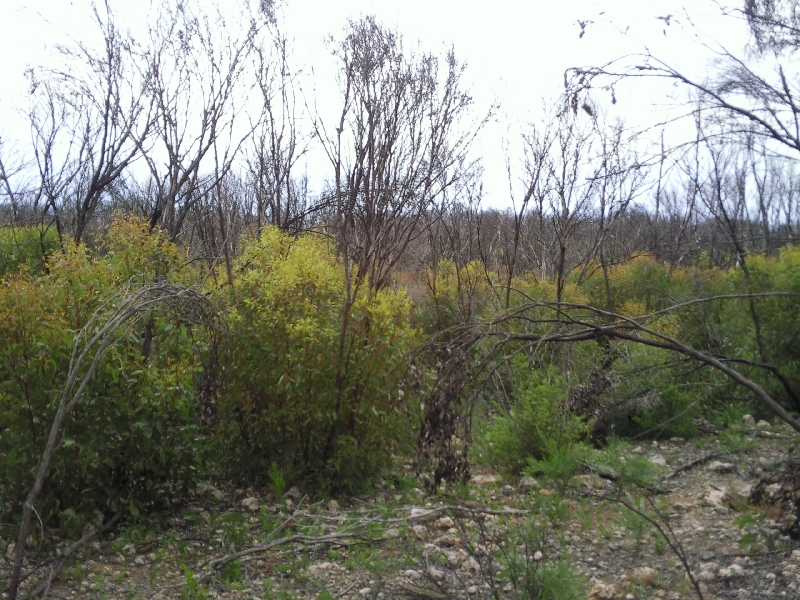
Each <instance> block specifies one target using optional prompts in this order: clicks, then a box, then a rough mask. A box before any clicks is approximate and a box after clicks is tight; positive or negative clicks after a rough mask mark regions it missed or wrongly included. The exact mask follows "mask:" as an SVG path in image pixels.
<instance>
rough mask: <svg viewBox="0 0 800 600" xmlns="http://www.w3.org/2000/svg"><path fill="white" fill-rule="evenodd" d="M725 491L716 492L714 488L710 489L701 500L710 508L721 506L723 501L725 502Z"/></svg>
mask: <svg viewBox="0 0 800 600" xmlns="http://www.w3.org/2000/svg"><path fill="white" fill-rule="evenodd" d="M726 493H727V491H726V490H718V489H716V488H711V489H710V490H708V492H707V493H706V495H705V496H703V500H705V501H706V502H707V503H708V504H710V505H711V506H722V505H723V500H725V495H726Z"/></svg>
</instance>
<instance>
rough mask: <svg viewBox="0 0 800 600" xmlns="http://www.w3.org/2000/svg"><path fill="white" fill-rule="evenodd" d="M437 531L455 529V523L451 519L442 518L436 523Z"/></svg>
mask: <svg viewBox="0 0 800 600" xmlns="http://www.w3.org/2000/svg"><path fill="white" fill-rule="evenodd" d="M436 527H437V529H444V530H447V529H450V528H451V527H455V522H454V521H453V519H451V518H450V517H442V518H441V519H439V520H438V521H436Z"/></svg>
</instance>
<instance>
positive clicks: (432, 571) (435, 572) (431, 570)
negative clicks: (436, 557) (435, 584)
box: [428, 566, 444, 580]
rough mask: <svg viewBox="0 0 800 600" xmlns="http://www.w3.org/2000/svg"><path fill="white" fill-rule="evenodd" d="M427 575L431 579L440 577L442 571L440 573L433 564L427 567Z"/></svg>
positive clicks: (442, 574) (442, 575)
mask: <svg viewBox="0 0 800 600" xmlns="http://www.w3.org/2000/svg"><path fill="white" fill-rule="evenodd" d="M428 575H429V576H430V578H431V579H436V580H439V579H442V578H443V577H444V573H442V572H441V571H440V570H439V569H437V568H436V567H433V566H431V567H428Z"/></svg>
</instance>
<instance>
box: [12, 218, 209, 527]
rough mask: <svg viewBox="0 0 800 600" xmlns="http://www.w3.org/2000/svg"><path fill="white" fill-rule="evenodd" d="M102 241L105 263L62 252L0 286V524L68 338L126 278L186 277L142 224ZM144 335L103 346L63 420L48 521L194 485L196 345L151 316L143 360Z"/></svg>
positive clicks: (60, 381)
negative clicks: (41, 268) (41, 269)
mask: <svg viewBox="0 0 800 600" xmlns="http://www.w3.org/2000/svg"><path fill="white" fill-rule="evenodd" d="M102 243H103V248H104V251H103V253H102V254H101V255H99V254H97V253H95V252H93V251H90V250H88V249H87V248H86V247H85V246H75V245H73V244H67V246H66V247H65V249H64V250H63V251H58V252H56V253H55V254H54V255H53V256H51V257H50V258H49V259H48V262H47V274H45V275H42V276H38V277H37V276H34V275H32V274H31V273H29V272H26V271H22V272H18V273H14V274H10V275H9V276H7V277H6V279H5V281H4V282H3V283H2V284H1V285H0V494H2V500H3V502H2V504H0V506H4V507H10V513H4V514H3V519H2V520H3V521H6V522H7V521H8V518H9V517H10V516H13V515H16V514H18V511H19V508H20V504H21V502H22V500H23V498H24V497H25V494H26V493H27V490H28V488H29V486H30V485H31V483H32V482H33V479H34V476H35V469H36V466H37V464H38V460H39V457H40V456H41V452H42V450H43V448H44V444H45V442H46V439H47V436H48V434H49V428H50V423H51V422H52V419H53V416H54V413H55V408H56V406H57V403H58V398H59V394H60V391H61V388H62V386H63V385H64V382H65V377H66V374H67V371H68V369H69V359H70V353H71V352H72V346H73V338H74V336H75V334H76V332H77V331H78V330H80V328H81V327H82V326H83V325H84V324H85V323H86V321H87V320H88V319H89V318H90V317H91V315H92V313H93V311H94V310H95V309H96V308H97V307H98V306H99V305H100V304H101V303H103V302H105V301H108V300H109V299H110V298H111V297H112V296H113V295H114V294H115V293H116V292H117V291H118V290H119V288H120V287H121V286H123V285H124V284H126V283H128V282H129V281H130V279H131V277H132V276H133V275H136V276H137V279H138V280H139V281H146V280H148V279H150V280H152V279H153V278H154V277H156V276H157V277H160V278H173V279H177V280H179V279H182V278H183V279H186V277H187V276H188V275H186V274H184V273H180V272H179V271H178V268H179V266H180V265H181V264H182V263H183V262H184V260H183V254H182V253H181V252H180V251H179V250H178V248H177V247H175V246H174V244H170V243H169V242H167V241H166V240H165V239H164V238H163V237H162V236H160V235H158V234H150V233H149V231H148V228H147V224H146V223H141V222H138V221H136V220H133V219H120V220H117V221H115V223H114V224H113V225H112V226H111V228H110V229H109V231H108V233H107V235H106V236H105V237H104V238H103V242H102ZM143 331H144V328H143V326H142V327H134V328H131V329H130V330H129V331H127V333H126V334H125V335H124V336H122V337H121V338H120V339H119V340H118V342H117V343H115V344H114V345H113V347H111V348H110V350H109V351H108V353H107V354H106V356H105V358H104V359H103V361H102V362H101V363H100V366H99V368H98V370H97V373H96V375H95V376H94V377H93V378H92V380H91V382H90V384H89V386H88V387H87V389H86V390H85V392H84V394H83V396H82V399H81V402H80V403H79V404H78V405H77V406H76V408H75V410H74V411H73V412H72V413H71V414H70V415H69V416H68V418H67V420H66V422H65V424H64V427H63V437H62V438H61V440H60V443H59V447H58V448H57V450H56V451H55V454H54V456H53V460H52V463H51V466H50V470H49V475H48V478H47V480H46V482H45V487H44V490H43V492H42V494H41V495H40V501H39V503H38V505H37V511H38V513H39V515H40V516H41V517H42V519H43V520H44V522H45V524H47V525H53V526H62V527H67V526H70V525H74V526H75V527H76V528H79V527H80V526H81V524H82V522H83V521H84V520H85V519H87V518H90V517H91V516H92V515H93V513H94V512H95V511H99V512H101V513H106V514H108V513H112V512H115V511H116V510H118V509H119V508H121V507H128V508H129V509H130V510H131V511H132V512H134V513H136V512H137V511H138V510H139V507H140V506H142V505H143V504H147V503H149V502H152V501H154V500H156V499H157V493H156V492H157V490H160V491H164V489H165V488H164V487H163V486H162V487H160V486H159V484H163V483H164V482H166V481H170V482H184V483H190V481H191V478H192V477H193V474H194V472H195V471H194V469H195V468H196V466H197V460H198V456H199V454H198V450H199V445H200V444H201V443H202V436H200V435H199V429H198V427H197V424H196V423H197V419H196V401H195V394H194V387H195V386H194V381H195V378H196V376H197V373H198V368H199V364H198V360H197V359H196V356H197V354H198V351H199V349H200V348H201V347H202V340H198V339H195V338H193V336H192V332H190V331H188V330H187V329H186V328H185V327H184V326H182V325H181V324H180V323H173V322H169V321H165V320H164V319H160V318H154V319H153V321H152V333H153V343H152V344H151V350H150V353H149V355H148V356H146V357H145V356H143V355H142V334H143ZM4 510H5V509H4ZM78 530H79V529H78Z"/></svg>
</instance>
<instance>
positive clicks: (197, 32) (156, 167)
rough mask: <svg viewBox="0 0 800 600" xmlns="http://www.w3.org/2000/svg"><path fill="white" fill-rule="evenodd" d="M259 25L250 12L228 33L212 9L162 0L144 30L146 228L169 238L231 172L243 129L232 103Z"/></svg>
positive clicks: (245, 133)
mask: <svg viewBox="0 0 800 600" xmlns="http://www.w3.org/2000/svg"><path fill="white" fill-rule="evenodd" d="M260 30H261V23H260V22H259V21H257V20H256V18H255V17H253V18H251V19H249V20H247V19H246V22H245V26H244V28H243V30H236V28H235V27H234V28H231V27H229V26H228V24H227V23H226V22H225V19H224V18H223V16H222V15H221V14H219V13H217V14H215V15H208V14H203V13H201V12H199V11H198V10H196V9H194V8H193V7H191V6H189V5H187V4H184V3H177V4H176V5H174V6H173V5H171V4H168V3H167V2H165V3H164V4H162V7H161V10H160V11H159V16H158V20H157V21H156V23H155V25H154V26H153V28H152V29H151V40H150V47H149V49H148V51H147V54H146V59H147V61H148V68H149V70H150V73H151V75H150V81H149V88H148V92H149V93H150V95H151V97H152V99H153V103H154V110H155V120H156V124H155V128H154V135H155V140H154V143H152V144H149V145H147V146H144V145H142V146H141V147H140V149H141V151H142V152H143V155H144V158H145V161H146V163H147V167H148V170H149V172H150V177H151V179H152V185H153V188H154V191H155V196H154V197H153V198H152V199H151V202H150V206H149V209H148V212H149V214H148V217H149V221H150V226H151V227H156V226H158V225H160V226H161V227H162V228H163V229H164V230H166V231H167V233H168V235H169V237H170V238H171V239H172V240H175V239H177V238H178V237H179V236H180V234H181V230H182V228H183V225H184V221H185V220H186V218H187V216H188V214H189V212H190V211H191V209H192V207H193V205H194V204H195V203H197V202H198V201H199V199H200V198H201V197H203V196H204V195H206V194H209V193H212V192H213V190H214V188H215V186H216V185H217V183H218V181H219V180H220V178H221V177H224V176H225V175H226V174H227V173H228V171H229V170H230V169H231V166H232V164H233V160H234V158H235V157H236V155H237V153H238V151H239V149H240V148H241V145H242V143H243V142H244V140H245V139H246V138H247V137H248V136H249V134H250V131H249V129H246V130H245V131H241V130H240V129H236V127H235V125H236V124H237V116H239V114H240V112H241V110H243V107H242V106H239V105H237V104H236V102H237V101H238V100H239V96H238V94H240V92H242V89H241V88H242V85H243V77H242V76H243V74H244V73H245V71H246V68H247V65H248V61H247V59H248V57H249V56H250V55H251V53H252V51H253V47H254V42H255V40H256V38H257V36H258V34H259V32H260ZM231 32H233V33H231ZM245 95H246V94H245ZM210 154H211V155H210ZM214 157H215V158H216V160H214ZM214 163H216V168H215V165H214Z"/></svg>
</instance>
